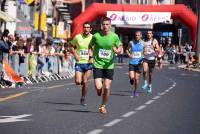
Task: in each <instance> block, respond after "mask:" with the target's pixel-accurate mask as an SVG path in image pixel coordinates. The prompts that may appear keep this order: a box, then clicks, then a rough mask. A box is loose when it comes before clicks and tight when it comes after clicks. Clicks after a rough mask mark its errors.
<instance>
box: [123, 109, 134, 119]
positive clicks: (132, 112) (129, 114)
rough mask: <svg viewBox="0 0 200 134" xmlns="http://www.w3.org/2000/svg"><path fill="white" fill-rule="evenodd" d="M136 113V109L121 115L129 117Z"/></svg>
mask: <svg viewBox="0 0 200 134" xmlns="http://www.w3.org/2000/svg"><path fill="white" fill-rule="evenodd" d="M135 113H136V111H130V112H128V113H125V114H124V115H122V116H121V117H124V118H127V117H129V116H131V115H133V114H135Z"/></svg>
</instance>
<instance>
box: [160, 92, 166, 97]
mask: <svg viewBox="0 0 200 134" xmlns="http://www.w3.org/2000/svg"><path fill="white" fill-rule="evenodd" d="M165 94H166V93H165V92H162V93H158V95H160V96H162V95H165Z"/></svg>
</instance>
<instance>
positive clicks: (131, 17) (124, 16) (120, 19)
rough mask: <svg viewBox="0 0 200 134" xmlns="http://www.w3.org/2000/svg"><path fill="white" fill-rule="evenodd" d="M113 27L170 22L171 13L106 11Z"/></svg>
mask: <svg viewBox="0 0 200 134" xmlns="http://www.w3.org/2000/svg"><path fill="white" fill-rule="evenodd" d="M107 17H109V18H110V19H111V23H112V24H113V25H126V24H127V25H141V24H154V23H160V22H166V21H170V19H171V12H118V11H107Z"/></svg>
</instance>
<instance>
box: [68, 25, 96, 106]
mask: <svg viewBox="0 0 200 134" xmlns="http://www.w3.org/2000/svg"><path fill="white" fill-rule="evenodd" d="M83 29H84V30H83V33H81V34H78V35H76V36H75V37H74V39H73V40H72V48H71V51H72V54H73V55H74V58H75V60H76V64H75V82H76V84H77V85H82V96H81V99H80V102H81V105H83V106H86V105H87V104H86V101H85V97H86V95H87V92H88V79H89V77H90V74H91V70H92V63H90V56H89V55H90V54H89V44H90V41H91V39H92V34H91V33H90V32H91V30H92V28H91V24H90V23H89V22H85V23H84V24H83Z"/></svg>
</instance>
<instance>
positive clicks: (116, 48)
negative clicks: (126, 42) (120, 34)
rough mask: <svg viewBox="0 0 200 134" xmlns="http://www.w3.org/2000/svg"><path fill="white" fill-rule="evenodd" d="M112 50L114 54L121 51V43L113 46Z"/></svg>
mask: <svg viewBox="0 0 200 134" xmlns="http://www.w3.org/2000/svg"><path fill="white" fill-rule="evenodd" d="M113 51H114V52H115V53H116V54H120V53H121V51H122V44H120V46H119V47H113Z"/></svg>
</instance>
